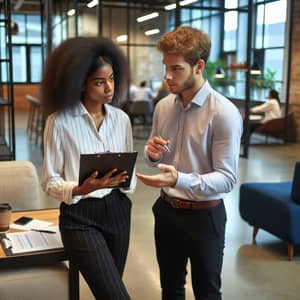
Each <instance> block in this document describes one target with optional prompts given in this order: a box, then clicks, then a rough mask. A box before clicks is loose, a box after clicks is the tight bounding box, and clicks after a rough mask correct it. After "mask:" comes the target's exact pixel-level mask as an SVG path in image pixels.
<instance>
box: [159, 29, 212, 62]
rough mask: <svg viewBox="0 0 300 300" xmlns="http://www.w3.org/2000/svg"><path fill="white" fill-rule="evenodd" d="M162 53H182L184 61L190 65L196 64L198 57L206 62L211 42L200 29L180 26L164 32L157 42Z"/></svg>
mask: <svg viewBox="0 0 300 300" xmlns="http://www.w3.org/2000/svg"><path fill="white" fill-rule="evenodd" d="M157 48H158V50H160V51H161V52H162V53H166V54H179V55H183V57H184V59H185V61H186V62H187V63H189V64H190V65H191V66H194V65H196V64H197V62H198V61H199V59H203V60H204V61H205V62H207V60H208V57H209V54H210V48H211V42H210V38H209V36H208V35H207V34H206V33H204V32H203V31H201V30H198V29H195V28H192V27H189V26H180V27H177V28H175V29H174V30H173V31H170V32H167V33H166V34H164V35H163V36H162V37H161V38H160V39H159V41H158V43H157Z"/></svg>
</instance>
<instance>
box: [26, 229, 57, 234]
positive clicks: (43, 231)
mask: <svg viewBox="0 0 300 300" xmlns="http://www.w3.org/2000/svg"><path fill="white" fill-rule="evenodd" d="M30 230H32V231H37V232H42V233H56V231H51V230H44V229H34V228H30Z"/></svg>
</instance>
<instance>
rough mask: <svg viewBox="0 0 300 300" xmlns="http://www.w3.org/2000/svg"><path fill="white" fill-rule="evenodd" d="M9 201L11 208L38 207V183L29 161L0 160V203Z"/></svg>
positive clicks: (33, 167) (35, 172)
mask: <svg viewBox="0 0 300 300" xmlns="http://www.w3.org/2000/svg"><path fill="white" fill-rule="evenodd" d="M1 202H2V203H9V204H10V205H11V207H12V209H13V210H14V211H15V210H22V209H37V208H39V207H40V184H39V178H38V175H37V171H36V168H35V166H34V165H33V164H32V162H30V161H25V160H16V161H1V162H0V203H1Z"/></svg>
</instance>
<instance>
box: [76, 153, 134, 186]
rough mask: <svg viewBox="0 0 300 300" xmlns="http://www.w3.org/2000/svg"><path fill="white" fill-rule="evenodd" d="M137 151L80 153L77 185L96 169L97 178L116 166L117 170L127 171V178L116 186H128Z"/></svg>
mask: <svg viewBox="0 0 300 300" xmlns="http://www.w3.org/2000/svg"><path fill="white" fill-rule="evenodd" d="M136 158H137V152H136V151H134V152H101V153H95V154H81V155H80V169H79V185H81V184H82V183H83V181H84V180H85V179H86V178H88V177H89V176H90V175H91V174H92V173H93V172H94V171H98V178H100V177H102V176H104V175H105V174H106V173H107V172H108V171H110V170H112V169H114V168H116V169H118V172H123V171H127V175H128V179H127V180H126V181H125V182H122V183H120V184H119V185H118V186H113V187H112V188H118V187H129V186H130V182H131V177H132V174H133V170H134V165H135V162H136Z"/></svg>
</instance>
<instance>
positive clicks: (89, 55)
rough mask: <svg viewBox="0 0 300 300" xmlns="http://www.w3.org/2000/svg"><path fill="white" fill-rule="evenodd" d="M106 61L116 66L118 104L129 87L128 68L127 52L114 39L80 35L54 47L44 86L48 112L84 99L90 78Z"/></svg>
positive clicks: (115, 78) (44, 101)
mask: <svg viewBox="0 0 300 300" xmlns="http://www.w3.org/2000/svg"><path fill="white" fill-rule="evenodd" d="M110 62H111V63H110ZM105 63H110V64H111V65H112V68H113V72H114V80H115V91H114V98H113V103H116V102H118V101H119V100H120V98H121V96H122V94H123V92H124V89H125V88H126V83H127V75H128V67H127V61H126V58H125V56H124V54H123V52H122V51H121V50H120V48H119V47H118V46H117V45H116V44H115V43H114V42H113V41H111V40H110V39H108V38H104V37H76V38H70V39H68V40H66V41H64V42H63V43H61V44H60V45H59V46H58V47H57V48H56V49H54V51H53V52H52V53H51V54H50V55H49V57H48V59H47V62H46V68H45V72H44V77H43V80H42V86H41V101H42V107H43V110H44V113H45V115H46V116H47V115H49V114H50V113H53V112H55V111H61V110H64V109H66V108H71V107H74V106H75V105H76V104H77V103H78V102H80V101H82V97H81V96H82V90H83V86H84V83H85V81H86V78H87V77H88V76H89V75H90V74H92V73H93V72H95V71H96V70H97V68H99V67H101V66H103V64H105Z"/></svg>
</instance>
